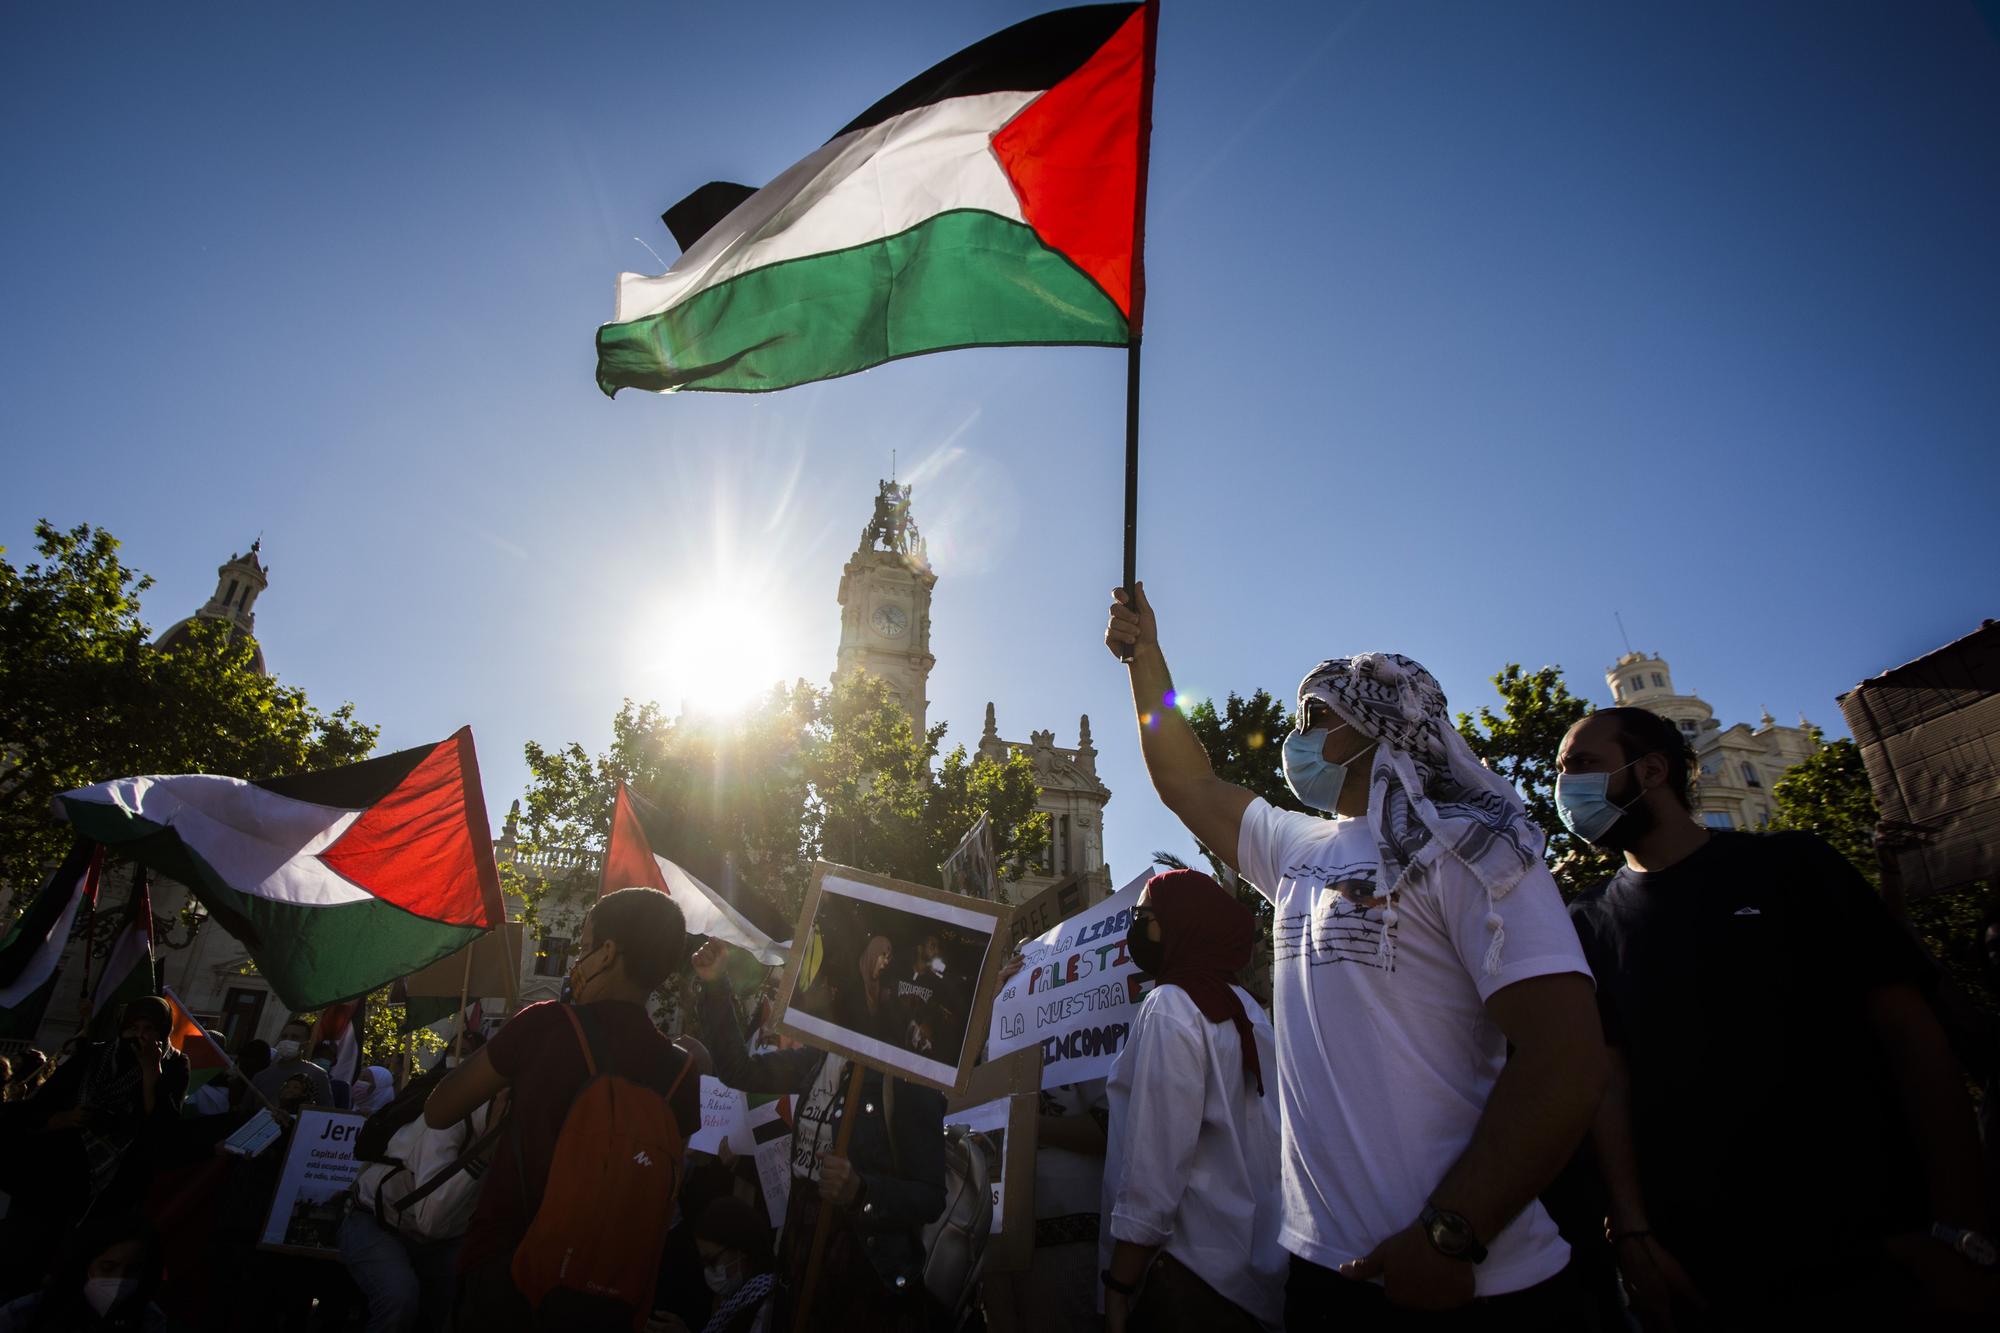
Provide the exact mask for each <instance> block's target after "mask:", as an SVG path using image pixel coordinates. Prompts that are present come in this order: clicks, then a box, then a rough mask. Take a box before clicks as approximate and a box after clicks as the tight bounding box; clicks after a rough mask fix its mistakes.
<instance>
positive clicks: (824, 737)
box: [508, 675, 1048, 930]
mask: <svg viewBox="0 0 2000 1333" xmlns="http://www.w3.org/2000/svg"><path fill="white" fill-rule="evenodd" d="M944 735H945V727H944V726H943V724H939V725H936V726H933V727H931V728H929V730H928V731H927V732H925V733H924V734H923V735H918V734H917V733H916V732H915V730H914V728H913V727H912V726H911V724H910V720H909V717H908V715H907V714H905V713H904V711H903V710H902V708H901V706H900V705H899V704H897V702H896V700H895V696H894V694H893V693H892V692H891V691H890V688H889V686H888V684H887V683H886V682H884V681H882V680H880V679H878V678H876V677H873V676H866V675H856V676H845V677H843V678H842V679H841V680H840V681H839V682H838V683H837V684H835V685H834V687H833V688H832V689H830V690H822V689H819V688H817V687H815V686H812V685H808V684H806V683H805V682H804V681H799V682H796V683H794V684H792V685H790V686H780V687H777V688H775V689H773V690H772V691H771V692H770V693H769V694H768V695H766V696H765V697H764V699H763V700H761V701H760V702H758V703H757V704H755V705H754V706H752V707H750V708H746V709H744V710H741V711H740V712H736V713H732V714H728V715H723V716H710V715H701V714H690V715H686V716H683V717H679V718H672V719H670V718H668V717H667V716H666V715H665V714H664V713H663V712H662V710H661V709H660V707H659V706H658V705H657V704H650V703H649V704H644V705H641V704H636V703H634V702H633V701H631V700H627V701H626V702H625V705H624V707H623V708H621V709H620V710H619V713H618V716H617V717H616V718H614V719H613V720H612V743H611V747H610V748H609V749H608V750H606V751H604V752H602V753H600V754H597V755H595V756H593V755H591V754H590V753H589V752H588V751H586V750H585V749H584V748H583V746H581V745H578V744H575V743H571V744H569V745H566V746H562V747H560V748H557V749H545V748H544V747H542V746H541V745H539V744H536V743H534V742H529V744H528V746H527V749H526V754H527V761H528V770H529V787H528V791H527V796H526V800H525V805H524V809H523V817H522V820H521V823H520V826H519V829H518V833H517V836H518V838H519V844H518V848H517V861H516V863H515V865H514V867H512V868H510V871H509V874H508V879H509V888H510V891H512V892H514V893H516V894H517V895H518V896H520V897H521V898H522V899H523V901H524V902H526V903H527V904H528V905H529V909H530V912H529V915H530V916H531V918H532V919H534V920H535V921H537V922H540V921H541V920H542V919H543V918H544V916H546V917H547V919H548V922H549V923H550V924H548V926H547V928H548V929H550V930H556V929H558V926H557V925H556V924H555V923H557V922H560V923H562V924H565V925H573V924H574V923H575V921H576V920H577V919H578V917H579V916H580V913H581V911H582V908H583V907H584V906H585V905H587V904H588V903H589V902H590V901H591V900H592V898H593V897H594V896H595V893H596V890H597V857H598V855H599V854H600V853H601V852H602V850H603V848H604V845H605V842H606V839H607V838H608V836H609V833H610V826H611V809H612V804H613V802H614V800H615V798H616V795H617V791H618V784H619V783H620V782H624V783H625V784H626V785H628V786H629V787H630V788H631V789H632V790H633V791H634V792H635V793H636V794H638V795H639V796H640V797H641V798H642V799H644V800H646V801H648V802H650V803H651V804H652V805H654V806H655V807H657V808H658V809H659V810H660V811H661V812H662V814H663V816H664V817H665V818H664V822H666V823H668V824H670V825H671V826H672V827H674V828H675V829H676V830H677V831H678V835H679V837H680V839H681V841H680V843H679V844H678V847H679V848H681V849H686V851H685V854H686V855H688V856H690V857H694V858H697V859H701V860H705V861H706V862H707V863H708V864H710V865H717V864H726V865H727V866H728V867H729V868H730V873H732V874H733V875H734V877H735V879H736V882H737V883H738V884H739V885H742V886H746V887H748V888H750V889H751V890H752V891H754V892H756V893H758V894H761V895H763V896H764V897H765V898H767V899H768V900H770V901H771V902H772V904H773V905H774V907H775V908H776V909H777V910H778V911H780V912H781V913H782V914H784V915H786V916H787V917H789V916H791V915H792V914H795V913H796V912H797V910H798V907H799V904H800V902H801V901H802V899H803V897H804V894H805V889H806V885H807V883H808V882H809V880H810V879H811V875H812V862H813V861H814V860H816V859H822V858H823V859H826V860H830V861H838V862H842V863H844V864H850V865H855V866H859V867H862V868H864V869H868V870H874V871H877V872H879V873H882V874H886V875H893V876H895V877H897V878H899V879H908V880H912V881H914V882H917V883H922V884H936V883H937V882H938V878H939V876H938V866H939V864H940V863H941V862H942V861H943V860H944V858H945V856H947V855H948V854H949V853H950V852H951V850H952V849H953V848H954V847H955V846H956V845H957V844H958V841H959V839H960V838H962V837H964V836H965V833H966V830H967V829H969V828H971V826H972V825H973V823H974V822H975V821H977V820H978V818H979V817H980V815H982V814H984V815H986V816H987V817H988V823H989V826H990V827H991V829H992V831H993V843H994V853H995V858H996V860H997V861H998V862H999V864H1000V866H1001V867H1002V873H1003V874H1005V875H1006V876H1007V877H1008V878H1010V879H1018V878H1019V877H1020V876H1021V875H1022V874H1024V873H1025V872H1026V871H1027V869H1028V868H1029V867H1030V866H1031V865H1032V864H1033V863H1034V862H1035V861H1036V859H1037V858H1039V857H1040V856H1041V854H1042V849H1043V848H1044V847H1045V846H1046V845H1047V842H1048V817H1047V816H1046V815H1044V814H1040V813H1038V812H1037V811H1036V810H1035V800H1036V794H1037V789H1036V786H1035V779H1034V765H1033V763H1032V761H1030V760H1029V759H1028V757H1027V756H1026V755H1023V754H1010V755H1009V756H1007V757H1006V758H1005V759H1004V760H1000V761H995V760H993V759H991V758H988V757H987V756H984V755H974V754H968V753H967V751H966V749H965V748H964V747H963V746H959V747H957V748H954V749H953V750H951V751H949V752H947V753H945V754H944V755H942V757H940V755H939V749H940V746H941V743H942V741H943V738H944ZM654 850H655V851H656V852H659V853H660V854H661V855H665V856H670V857H674V858H675V859H681V853H679V852H678V851H677V850H676V849H669V848H663V847H656V848H654ZM690 869H695V867H694V866H692V865H691V866H690Z"/></svg>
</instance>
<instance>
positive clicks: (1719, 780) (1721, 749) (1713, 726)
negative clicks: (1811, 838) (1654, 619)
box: [1604, 653, 1817, 829]
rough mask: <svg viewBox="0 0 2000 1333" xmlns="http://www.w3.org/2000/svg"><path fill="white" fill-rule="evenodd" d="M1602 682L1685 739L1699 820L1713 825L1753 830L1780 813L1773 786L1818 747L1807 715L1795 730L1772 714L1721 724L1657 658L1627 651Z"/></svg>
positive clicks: (1623, 700)
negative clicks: (1694, 764)
mask: <svg viewBox="0 0 2000 1333" xmlns="http://www.w3.org/2000/svg"><path fill="white" fill-rule="evenodd" d="M1604 680H1605V683H1606V684H1608V685H1609V686H1610V687H1611V697H1612V698H1613V699H1614V700H1616V701H1617V702H1618V703H1620V704H1623V705H1628V706H1631V707H1634V708H1643V709H1646V710H1647V711H1648V712H1652V713H1658V714H1659V715H1660V716H1661V717H1664V718H1666V719H1667V720H1668V721H1670V722H1672V723H1673V724H1674V725H1676V726H1677V727H1679V728H1680V730H1681V734H1682V735H1683V736H1685V737H1687V740H1688V743H1689V744H1690V745H1692V746H1693V747H1694V752H1695V758H1696V760H1697V761H1698V763H1699V765H1700V771H1699V773H1698V775H1697V776H1696V780H1695V784H1694V786H1695V790H1694V801H1695V806H1694V809H1695V817H1696V818H1697V819H1699V820H1701V822H1702V823H1704V824H1706V825H1708V826H1709V827H1710V828H1717V829H1732V828H1733V829H1754V828H1757V827H1759V826H1761V825H1763V824H1764V823H1766V822H1767V821H1769V819H1770V818H1771V815H1772V812H1773V810H1774V809H1775V808H1776V807H1775V805H1774V803H1773V800H1772V797H1771V789H1772V788H1774V787H1775V786H1777V784H1778V779H1779V778H1781V777H1783V776H1784V773H1785V770H1786V769H1788V768H1791V767H1792V766H1793V765H1795V764H1800V763H1803V762H1805V761H1806V760H1807V759H1809V758H1811V757H1812V755H1813V751H1814V750H1815V749H1816V748H1817V747H1816V746H1815V745H1814V744H1813V737H1812V724H1811V723H1810V722H1808V721H1806V719H1805V716H1804V715H1803V714H1801V715H1800V717H1799V724H1798V725H1797V726H1796V727H1787V726H1781V725H1780V724H1779V723H1778V722H1777V721H1776V720H1775V719H1773V718H1772V716H1771V714H1770V712H1769V711H1768V710H1767V711H1766V712H1765V713H1764V715H1763V716H1762V717H1761V718H1760V719H1758V722H1757V725H1756V726H1754V727H1753V726H1751V725H1749V724H1748V723H1745V722H1738V723H1735V724H1734V725H1731V726H1727V727H1725V726H1723V725H1722V724H1721V723H1720V722H1718V721H1717V720H1716V717H1715V710H1714V709H1713V708H1711V707H1709V705H1708V703H1707V701H1706V700H1704V699H1702V698H1701V696H1699V695H1696V694H1692V693H1690V694H1682V693H1680V692H1678V691H1677V690H1675V688H1674V673H1673V668H1671V667H1669V666H1668V665H1667V662H1666V659H1665V658H1663V657H1661V656H1660V655H1659V654H1657V653H1627V654H1625V655H1624V656H1623V657H1621V658H1619V659H1618V661H1617V662H1616V663H1615V664H1613V665H1612V666H1609V667H1606V668H1605V671H1604Z"/></svg>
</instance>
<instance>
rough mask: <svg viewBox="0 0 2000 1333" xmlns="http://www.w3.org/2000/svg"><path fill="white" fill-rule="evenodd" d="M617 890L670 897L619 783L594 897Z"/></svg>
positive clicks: (643, 832) (670, 894)
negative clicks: (601, 875)
mask: <svg viewBox="0 0 2000 1333" xmlns="http://www.w3.org/2000/svg"><path fill="white" fill-rule="evenodd" d="M619 889H658V890H659V891H660V892H661V893H664V894H666V895H667V896H668V897H669V898H671V897H673V893H672V891H671V890H669V889H668V888H667V877H666V875H665V873H664V872H662V871H661V869H660V863H659V862H658V861H657V860H655V859H654V857H653V848H652V845H651V844H649V843H648V842H647V841H646V830H645V829H643V828H641V827H640V826H639V813H638V811H636V810H634V809H633V808H632V797H631V796H630V795H629V794H628V793H627V792H626V790H625V784H624V783H622V782H621V783H619V784H618V800H617V802H616V804H614V805H613V806H612V807H611V839H610V842H609V843H608V844H607V845H606V846H605V849H604V878H603V879H602V881H601V882H600V883H599V884H598V888H597V896H598V897H600V898H602V897H603V896H604V895H605V894H607V893H616V892H617V891H618V890H619Z"/></svg>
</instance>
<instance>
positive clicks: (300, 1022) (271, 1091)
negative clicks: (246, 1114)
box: [251, 1018, 333, 1106]
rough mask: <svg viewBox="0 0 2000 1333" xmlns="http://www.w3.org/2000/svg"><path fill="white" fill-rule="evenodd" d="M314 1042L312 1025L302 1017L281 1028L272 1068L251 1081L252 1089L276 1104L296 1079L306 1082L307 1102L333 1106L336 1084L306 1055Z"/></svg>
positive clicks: (273, 1052)
mask: <svg viewBox="0 0 2000 1333" xmlns="http://www.w3.org/2000/svg"><path fill="white" fill-rule="evenodd" d="M311 1041H312V1025H311V1024H310V1023H308V1022H306V1021H305V1020H304V1019H302V1018H292V1019H290V1020H288V1021H287V1022H286V1023H285V1026H284V1027H283V1028H281V1029H279V1032H278V1040H277V1041H276V1043H274V1044H273V1045H272V1047H271V1065H270V1068H268V1069H266V1070H265V1071H264V1072H263V1073H261V1074H259V1075H257V1077H256V1078H254V1079H252V1080H251V1086H252V1087H254V1088H256V1089H257V1091H258V1092H261V1093H263V1094H264V1097H265V1099H266V1100H268V1101H272V1102H275V1101H277V1100H278V1098H279V1095H280V1094H281V1093H282V1092H283V1091H284V1087H285V1084H286V1083H288V1082H290V1081H291V1080H293V1079H295V1078H296V1079H303V1080H305V1083H306V1087H307V1093H306V1103H307V1104H308V1105H312V1106H332V1105H333V1081H332V1080H331V1079H329V1078H328V1077H327V1075H326V1071H325V1070H324V1069H321V1068H320V1067H319V1066H318V1065H316V1064H314V1063H313V1062H312V1061H311V1060H309V1059H307V1058H306V1056H307V1054H308V1053H309V1051H310V1049H311V1048H310V1043H311Z"/></svg>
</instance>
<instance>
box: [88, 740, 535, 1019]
mask: <svg viewBox="0 0 2000 1333" xmlns="http://www.w3.org/2000/svg"><path fill="white" fill-rule="evenodd" d="M56 806H57V812H58V813H59V814H61V815H62V816H63V817H65V818H67V819H68V820H69V822H70V823H71V824H72V825H73V826H74V827H75V828H76V830H77V832H78V833H79V834H81V835H83V836H84V837H86V838H90V839H92V840H94V841H97V842H101V843H104V844H106V845H108V846H113V847H117V848H118V849H119V850H120V851H122V852H124V853H125V854H126V855H128V856H131V857H132V858H133V859H135V860H137V861H139V862H140V863H142V864H144V865H146V866H149V867H151V868H152V869H153V870H155V871H158V872H159V873H160V874H163V875H166V876H168V877H170V878H172V879H175V880H178V881H180V882H181V883H182V884H185V885H187V887H188V889H189V890H190V891H191V892H193V894H194V895H195V897H197V898H199V899H200V900H201V903H202V905H203V906H204V907H206V908H207V909H208V910H209V912H210V913H211V914H212V915H213V916H214V918H215V921H216V924H217V925H219V926H221V927H222V928H223V929H224V930H226V931H228V932H229V933H230V934H231V935H233V936H235V937H236V938H237V939H238V940H239V941H241V942H242V944H243V946H244V947H245V948H246V949H248V950H249V952H250V956H251V958H252V959H254V960H255V962H256V964H257V970H258V971H259V972H261V973H262V974H263V975H264V976H265V977H267V978H269V980H270V982H271V989H272V990H274V991H275V992H277V995H278V998H279V999H281V1000H283V1001H284V1003H285V1004H287V1005H288V1006H290V1007H291V1008H292V1009H295V1010H297V1009H319V1008H323V1007H325V1006H326V1005H329V1004H333V1003H336V1002H338V1001H341V1000H346V999H351V998H353V997H354V996H356V995H360V994H363V993H365V992H367V991H370V990H373V989H374V988H375V987H377V986H384V985H387V984H388V983H389V982H391V981H393V980H395V979H396V978H397V977H399V976H402V975H403V974H404V973H406V972H413V971H415V970H417V969H418V968H420V967H423V966H424V965H426V964H428V963H431V962H434V961H436V960H437V959H439V958H442V957H444V956H445V955H446V954H448V953H451V952H452V951H453V950H455V949H458V948H461V947H462V946H464V945H465V943H466V942H467V941H469V940H471V939H472V938H474V937H475V936H477V935H478V934H480V933H481V932H482V931H487V930H491V929H493V928H494V927H495V926H497V925H499V924H500V922H501V920H502V919H503V917H504V912H503V909H502V906H501V902H500V880H499V876H498V874H497V872H496V871H495V869H494V866H493V840H492V836H491V834H490V833H489V832H488V830H487V823H486V800H485V797H484V795H483V794H482V793H481V791H480V787H479V763H478V759H477V757H476V756H475V755H474V753H473V748H472V730H471V728H469V727H468V728H462V729H460V730H459V732H458V733H457V734H456V735H454V736H452V737H451V738H450V739H449V740H445V741H440V742H439V743H438V744H436V745H424V746H419V747H417V748H416V749H412V750H404V751H401V752H399V753H397V754H389V755H383V756H381V757H380V758H377V759H369V760H366V761H364V762H362V763H359V764H351V765H349V766H347V767H345V768H336V769H329V770H327V771H325V772H323V773H301V774H297V775H294V776H292V777H284V778H267V779H264V780H262V781H259V782H245V781H243V780H242V779H240V778H224V777H213V776H210V775H207V774H176V775H173V776H169V777H137V778H120V779H118V780H116V781H114V782H102V783H99V784H97V785H96V786H94V787H84V788H82V789H80V790H78V791H72V792H65V793H63V794H62V795H61V796H58V797H57V798H56Z"/></svg>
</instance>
